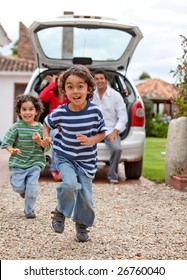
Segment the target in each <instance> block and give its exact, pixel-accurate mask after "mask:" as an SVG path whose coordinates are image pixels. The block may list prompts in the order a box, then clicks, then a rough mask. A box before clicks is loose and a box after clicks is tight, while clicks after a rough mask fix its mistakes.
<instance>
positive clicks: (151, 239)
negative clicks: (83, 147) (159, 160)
mask: <svg viewBox="0 0 187 280" xmlns="http://www.w3.org/2000/svg"><path fill="white" fill-rule="evenodd" d="M57 184H58V183H54V182H42V181H41V182H40V186H39V195H38V200H37V203H36V207H35V212H36V214H37V218H36V219H33V220H32V219H31V220H29V219H26V218H25V217H24V215H23V199H22V198H21V197H20V196H19V195H18V194H17V193H14V192H13V191H12V188H11V186H10V184H9V183H0V194H1V200H0V201H1V202H0V208H1V211H0V225H1V230H0V232H1V239H0V246H1V251H0V258H1V259H4V260H15V259H16V260H22V259H27V260H28V259H46V260H51V259H52V260H59V259H64V260H89V259H92V260H113V259H129V260H135V259H146V260H156V259H160V260H171V259H173V260H178V259H183V260H184V259H185V260H186V259H187V242H186V241H187V193H186V192H185V191H178V190H175V189H172V188H170V187H168V186H166V185H165V184H162V185H156V184H154V183H152V182H151V183H148V184H141V185H139V184H129V185H128V184H120V185H109V184H94V185H93V196H94V201H95V212H96V220H95V224H94V226H93V227H92V228H91V231H90V237H91V240H89V241H88V242H86V243H78V242H76V241H75V226H74V223H73V222H72V221H71V220H69V219H67V220H66V224H65V231H64V233H63V234H57V233H54V232H53V231H52V229H51V227H50V212H51V210H53V209H54V208H55V206H56V186H57Z"/></svg>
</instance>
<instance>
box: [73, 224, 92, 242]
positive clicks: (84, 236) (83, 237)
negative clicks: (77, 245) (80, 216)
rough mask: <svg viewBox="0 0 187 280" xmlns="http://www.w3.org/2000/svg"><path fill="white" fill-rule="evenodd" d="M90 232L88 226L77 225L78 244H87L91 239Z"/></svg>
mask: <svg viewBox="0 0 187 280" xmlns="http://www.w3.org/2000/svg"><path fill="white" fill-rule="evenodd" d="M88 232H89V230H88V229H87V226H85V225H83V224H79V223H76V240H77V241H78V242H86V241H87V240H88V239H89V235H88Z"/></svg>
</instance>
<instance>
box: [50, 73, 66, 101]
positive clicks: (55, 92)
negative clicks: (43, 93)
mask: <svg viewBox="0 0 187 280" xmlns="http://www.w3.org/2000/svg"><path fill="white" fill-rule="evenodd" d="M63 73H64V72H59V73H58V74H57V78H56V81H55V83H56V85H57V86H56V88H55V89H54V90H53V91H54V95H55V96H56V97H59V90H60V89H59V86H58V79H60V77H61V75H63Z"/></svg>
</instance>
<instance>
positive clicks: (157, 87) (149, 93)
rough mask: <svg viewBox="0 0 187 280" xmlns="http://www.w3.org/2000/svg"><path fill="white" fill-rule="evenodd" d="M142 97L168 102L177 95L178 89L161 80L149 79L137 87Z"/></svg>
mask: <svg viewBox="0 0 187 280" xmlns="http://www.w3.org/2000/svg"><path fill="white" fill-rule="evenodd" d="M136 87H137V89H138V92H139V94H140V96H141V97H147V98H149V99H154V100H157V99H158V100H168V99H169V98H170V97H171V96H173V95H175V94H176V87H175V85H173V84H170V83H167V82H165V81H163V80H160V79H149V80H147V81H145V82H142V83H140V84H138V85H136Z"/></svg>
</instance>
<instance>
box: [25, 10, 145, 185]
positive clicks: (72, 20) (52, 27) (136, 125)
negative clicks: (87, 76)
mask: <svg viewBox="0 0 187 280" xmlns="http://www.w3.org/2000/svg"><path fill="white" fill-rule="evenodd" d="M29 36H30V38H31V41H32V44H33V49H34V54H35V59H36V62H37V64H38V67H37V69H36V70H35V72H34V73H33V75H32V77H31V79H30V81H29V83H28V86H27V88H26V90H25V94H28V93H30V92H32V93H33V94H34V95H36V96H37V95H38V94H39V92H40V91H41V90H42V89H43V88H44V87H45V86H46V80H45V76H46V75H53V74H57V73H58V72H59V71H64V70H66V69H67V68H69V67H71V66H72V65H74V64H83V65H86V66H87V67H88V68H89V69H90V71H91V72H92V71H95V70H96V69H98V68H99V69H101V68H102V69H104V70H105V71H106V73H107V76H108V79H109V83H110V85H111V86H112V87H113V88H114V89H115V90H117V91H118V92H119V94H121V95H122V97H123V100H124V102H125V103H126V105H127V110H128V116H129V122H128V125H127V128H126V130H125V131H124V132H123V133H121V144H122V155H121V162H123V163H124V168H125V176H126V178H127V179H139V178H140V176H141V174H142V166H143V155H144V145H145V112H144V104H143V102H142V99H141V97H140V95H139V93H138V91H137V89H136V87H135V85H134V84H133V82H132V81H131V80H130V78H129V77H128V75H127V69H128V66H129V63H130V61H131V58H132V55H133V53H134V51H135V49H136V47H137V45H138V43H139V41H140V40H141V39H142V38H143V35H142V33H141V31H140V29H139V28H138V27H137V26H136V25H134V24H129V23H122V22H120V21H118V20H116V19H110V18H103V17H98V16H96V17H92V16H76V15H66V16H65V15H64V16H62V17H58V18H53V19H49V20H41V21H35V22H33V23H32V25H31V26H30V27H29ZM44 106H45V112H44V114H43V115H42V116H41V121H43V118H44V117H45V116H46V115H47V114H48V104H44ZM109 157H110V153H109V149H108V147H107V146H106V145H105V144H104V143H103V142H101V143H99V144H98V161H101V162H105V163H106V164H109Z"/></svg>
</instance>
